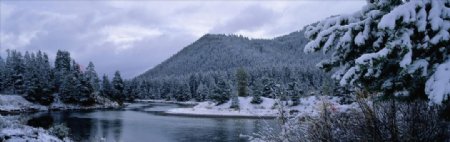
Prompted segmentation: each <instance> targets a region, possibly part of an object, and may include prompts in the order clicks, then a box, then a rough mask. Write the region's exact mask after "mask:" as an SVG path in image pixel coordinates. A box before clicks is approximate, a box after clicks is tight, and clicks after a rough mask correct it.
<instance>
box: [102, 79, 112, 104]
mask: <svg viewBox="0 0 450 142" xmlns="http://www.w3.org/2000/svg"><path fill="white" fill-rule="evenodd" d="M101 95H102V96H103V97H106V98H109V99H112V98H113V87H112V85H111V82H110V81H109V78H108V76H106V75H103V80H102V86H101Z"/></svg>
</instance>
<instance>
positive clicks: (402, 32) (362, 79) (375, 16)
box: [304, 0, 450, 104]
mask: <svg viewBox="0 0 450 142" xmlns="http://www.w3.org/2000/svg"><path fill="white" fill-rule="evenodd" d="M449 8H450V1H444V0H413V1H403V0H372V1H368V3H367V5H366V6H365V7H364V8H363V9H362V10H361V11H358V12H357V13H355V14H352V15H341V16H334V17H330V18H327V19H325V20H323V21H320V22H319V23H317V24H313V25H311V26H309V27H307V28H306V32H305V35H306V37H307V38H309V39H310V40H311V41H310V42H309V43H308V44H307V45H306V46H305V48H304V51H305V52H313V51H319V50H322V51H323V52H329V51H333V52H334V53H333V54H332V57H331V58H330V59H327V60H324V61H322V62H321V63H320V64H318V66H319V67H320V68H322V69H324V70H326V71H330V70H331V69H333V68H337V69H338V70H337V71H336V72H335V73H334V75H333V78H334V79H336V80H339V81H340V85H342V86H346V85H352V86H354V87H357V88H360V89H366V90H369V91H372V92H380V93H383V94H385V95H386V96H409V97H413V98H422V97H425V98H426V97H427V98H428V99H429V100H430V101H431V102H434V103H437V104H440V103H441V102H442V101H444V100H446V99H448V96H449V95H450V89H449V88H450V87H449V86H450V69H449V68H450V57H449V54H450V46H449V44H448V43H449V39H450V34H449V30H450V20H449V19H450V10H448V9H449Z"/></svg>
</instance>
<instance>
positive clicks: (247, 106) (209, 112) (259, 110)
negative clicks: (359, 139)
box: [165, 96, 356, 117]
mask: <svg viewBox="0 0 450 142" xmlns="http://www.w3.org/2000/svg"><path fill="white" fill-rule="evenodd" d="M251 100H252V97H239V107H240V109H239V110H236V109H230V105H231V101H228V102H227V103H224V104H221V105H216V103H213V102H209V101H206V102H201V103H199V104H198V105H196V106H194V107H192V108H174V109H170V110H168V111H166V112H165V113H167V114H175V115H193V116H233V117H276V116H278V114H279V112H280V111H279V109H277V108H279V107H277V105H276V101H275V100H274V99H270V98H264V97H263V100H264V101H263V102H262V103H261V104H251V103H250V101H251ZM339 100H340V99H339V98H338V97H330V96H320V97H318V96H309V97H305V98H301V99H300V105H297V106H289V105H287V107H286V110H287V111H297V114H298V115H305V116H306V115H307V116H314V115H318V114H319V112H320V108H321V107H322V103H323V102H328V103H330V105H331V108H332V110H333V111H347V110H348V109H351V108H354V107H356V105H355V104H350V105H340V104H339ZM283 103H288V104H290V102H283Z"/></svg>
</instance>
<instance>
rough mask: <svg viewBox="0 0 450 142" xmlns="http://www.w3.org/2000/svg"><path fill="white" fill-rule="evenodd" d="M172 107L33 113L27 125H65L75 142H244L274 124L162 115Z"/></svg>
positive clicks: (137, 105) (139, 105)
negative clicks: (247, 136) (248, 137)
mask: <svg viewBox="0 0 450 142" xmlns="http://www.w3.org/2000/svg"><path fill="white" fill-rule="evenodd" d="M176 107H181V106H179V105H175V104H161V103H135V104H131V105H129V106H127V107H126V108H125V109H122V110H93V111H57V112H48V113H47V112H46V113H37V114H34V115H33V116H32V119H30V120H29V121H28V124H29V125H32V126H38V127H44V128H48V127H49V126H50V125H53V124H60V123H65V124H66V125H67V126H68V127H69V128H70V129H71V137H72V138H73V139H74V140H76V141H107V142H114V141H121V142H122V141H123V142H178V141H180V142H203V141H205V142H209V141H214V142H215V141H217V142H228V141H232V142H235V141H247V138H245V137H241V135H249V134H253V133H259V132H262V131H264V130H263V129H264V128H265V127H267V126H274V125H275V123H276V122H275V120H270V119H244V118H204V117H203V118H202V117H200V118H199V117H183V116H170V115H164V114H162V113H161V112H162V111H164V110H167V109H170V108H176Z"/></svg>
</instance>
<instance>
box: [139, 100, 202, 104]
mask: <svg viewBox="0 0 450 142" xmlns="http://www.w3.org/2000/svg"><path fill="white" fill-rule="evenodd" d="M135 101H136V102H149V103H169V104H180V105H197V104H198V102H195V101H186V102H179V101H167V100H153V99H145V100H141V99H137V100H135Z"/></svg>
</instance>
